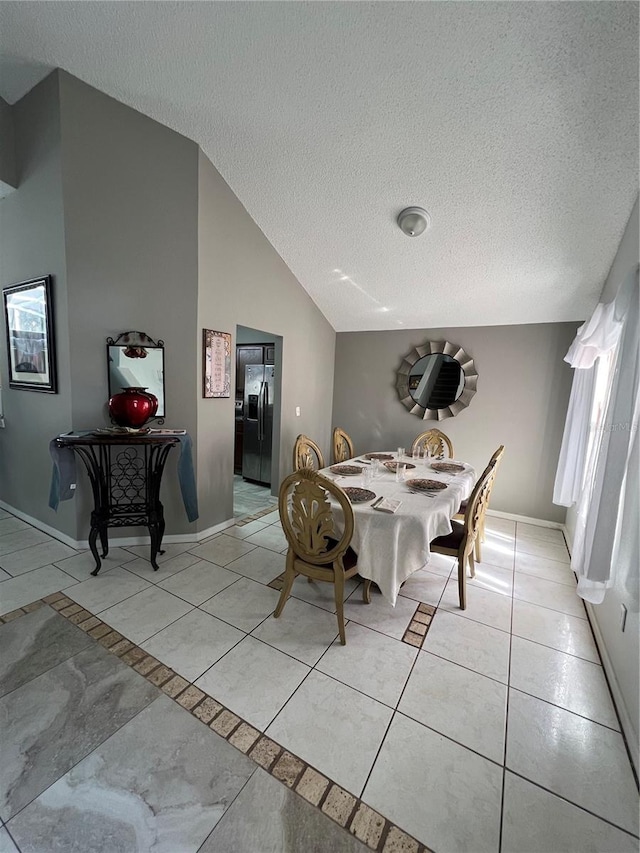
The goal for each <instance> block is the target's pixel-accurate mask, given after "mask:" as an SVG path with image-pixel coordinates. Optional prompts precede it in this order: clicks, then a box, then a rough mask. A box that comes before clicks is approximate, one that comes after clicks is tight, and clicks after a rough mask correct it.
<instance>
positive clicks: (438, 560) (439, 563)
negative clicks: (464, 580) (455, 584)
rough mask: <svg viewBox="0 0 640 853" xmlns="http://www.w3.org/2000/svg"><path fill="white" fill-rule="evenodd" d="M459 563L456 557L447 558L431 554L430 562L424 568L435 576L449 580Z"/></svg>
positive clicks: (442, 555)
mask: <svg viewBox="0 0 640 853" xmlns="http://www.w3.org/2000/svg"><path fill="white" fill-rule="evenodd" d="M457 562H458V561H457V560H456V559H455V557H446V556H445V555H444V554H434V553H431V554H430V555H429V562H428V563H427V565H426V566H425V567H424V568H425V571H427V572H431V574H433V575H442V577H444V578H448V577H449V575H450V574H451V571H452V569H453V567H454V566H455V565H456V564H457Z"/></svg>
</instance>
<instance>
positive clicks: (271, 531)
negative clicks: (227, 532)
mask: <svg viewBox="0 0 640 853" xmlns="http://www.w3.org/2000/svg"><path fill="white" fill-rule="evenodd" d="M246 541H247V542H249V543H251V544H252V545H260V546H261V547H262V548H268V549H269V550H270V551H277V552H278V554H279V553H280V552H281V551H282V550H283V548H287V547H288V543H287V537H286V536H285V535H284V533H283V532H282V530H281V529H279V528H278V526H277V525H275V524H271V525H269V527H265V529H264V530H259V531H258V532H257V533H253V534H252V535H251V536H249V537H248V538H247V540H246Z"/></svg>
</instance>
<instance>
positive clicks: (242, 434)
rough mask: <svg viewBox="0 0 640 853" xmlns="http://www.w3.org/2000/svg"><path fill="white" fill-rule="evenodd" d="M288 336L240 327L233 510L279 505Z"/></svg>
mask: <svg viewBox="0 0 640 853" xmlns="http://www.w3.org/2000/svg"><path fill="white" fill-rule="evenodd" d="M281 388H282V338H281V337H280V336H279V335H274V334H272V333H270V332H266V331H264V330H261V329H253V328H250V327H248V326H236V387H235V439H234V458H233V462H234V464H233V471H234V477H233V514H234V517H235V518H243V517H245V516H247V515H255V514H256V513H259V512H261V511H264V510H265V509H267V508H273V506H274V503H275V501H276V499H277V493H278V485H279V482H278V471H279V466H280V459H279V456H280V422H281V418H280V399H281Z"/></svg>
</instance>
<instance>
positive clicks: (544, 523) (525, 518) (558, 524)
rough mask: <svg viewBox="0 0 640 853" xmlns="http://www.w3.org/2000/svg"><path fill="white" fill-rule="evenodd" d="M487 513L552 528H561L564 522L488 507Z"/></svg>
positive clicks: (495, 516) (496, 516)
mask: <svg viewBox="0 0 640 853" xmlns="http://www.w3.org/2000/svg"><path fill="white" fill-rule="evenodd" d="M487 515H490V516H493V517H494V518H504V519H505V520H506V521H519V522H520V523H521V524H535V525H536V527H552V528H553V529H554V530H562V529H563V528H564V524H563V522H561V521H547V520H546V519H545V518H531V517H530V516H528V515H517V514H516V513H514V512H500V510H498V509H488V510H487Z"/></svg>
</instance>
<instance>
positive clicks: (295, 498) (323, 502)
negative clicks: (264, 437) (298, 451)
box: [278, 468, 354, 566]
mask: <svg viewBox="0 0 640 853" xmlns="http://www.w3.org/2000/svg"><path fill="white" fill-rule="evenodd" d="M330 497H333V498H335V500H336V501H337V502H338V503H339V504H340V509H341V510H342V515H343V518H344V530H343V533H342V534H339V533H338V532H337V529H336V526H335V523H334V517H333V508H332V506H331V503H330V501H329V498H330ZM278 510H279V512H280V521H281V523H282V529H283V531H284V535H285V536H286V537H287V542H288V543H289V547H290V548H291V549H292V550H293V551H294V553H295V555H296V557H298V559H300V560H302V561H303V562H305V563H311V565H314V566H323V565H327V564H331V563H335V562H336V561H337V560H338V561H339V560H341V558H342V556H343V555H344V553H345V552H346V550H347V548H348V547H349V543H350V542H351V537H352V536H353V525H354V520H353V507H352V506H351V502H350V501H349V498H348V497H347V496H346V494H345V493H344V492H343V491H342V489H341V488H340V486H338V485H336V483H335V482H334V481H333V480H329V479H327V478H326V477H323V476H322V474H319V473H318V472H317V471H314V470H313V469H311V468H301V469H300V470H299V471H294V472H293V474H289V476H288V477H285V479H284V480H283V481H282V483H281V484H280V492H279V495H278Z"/></svg>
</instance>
